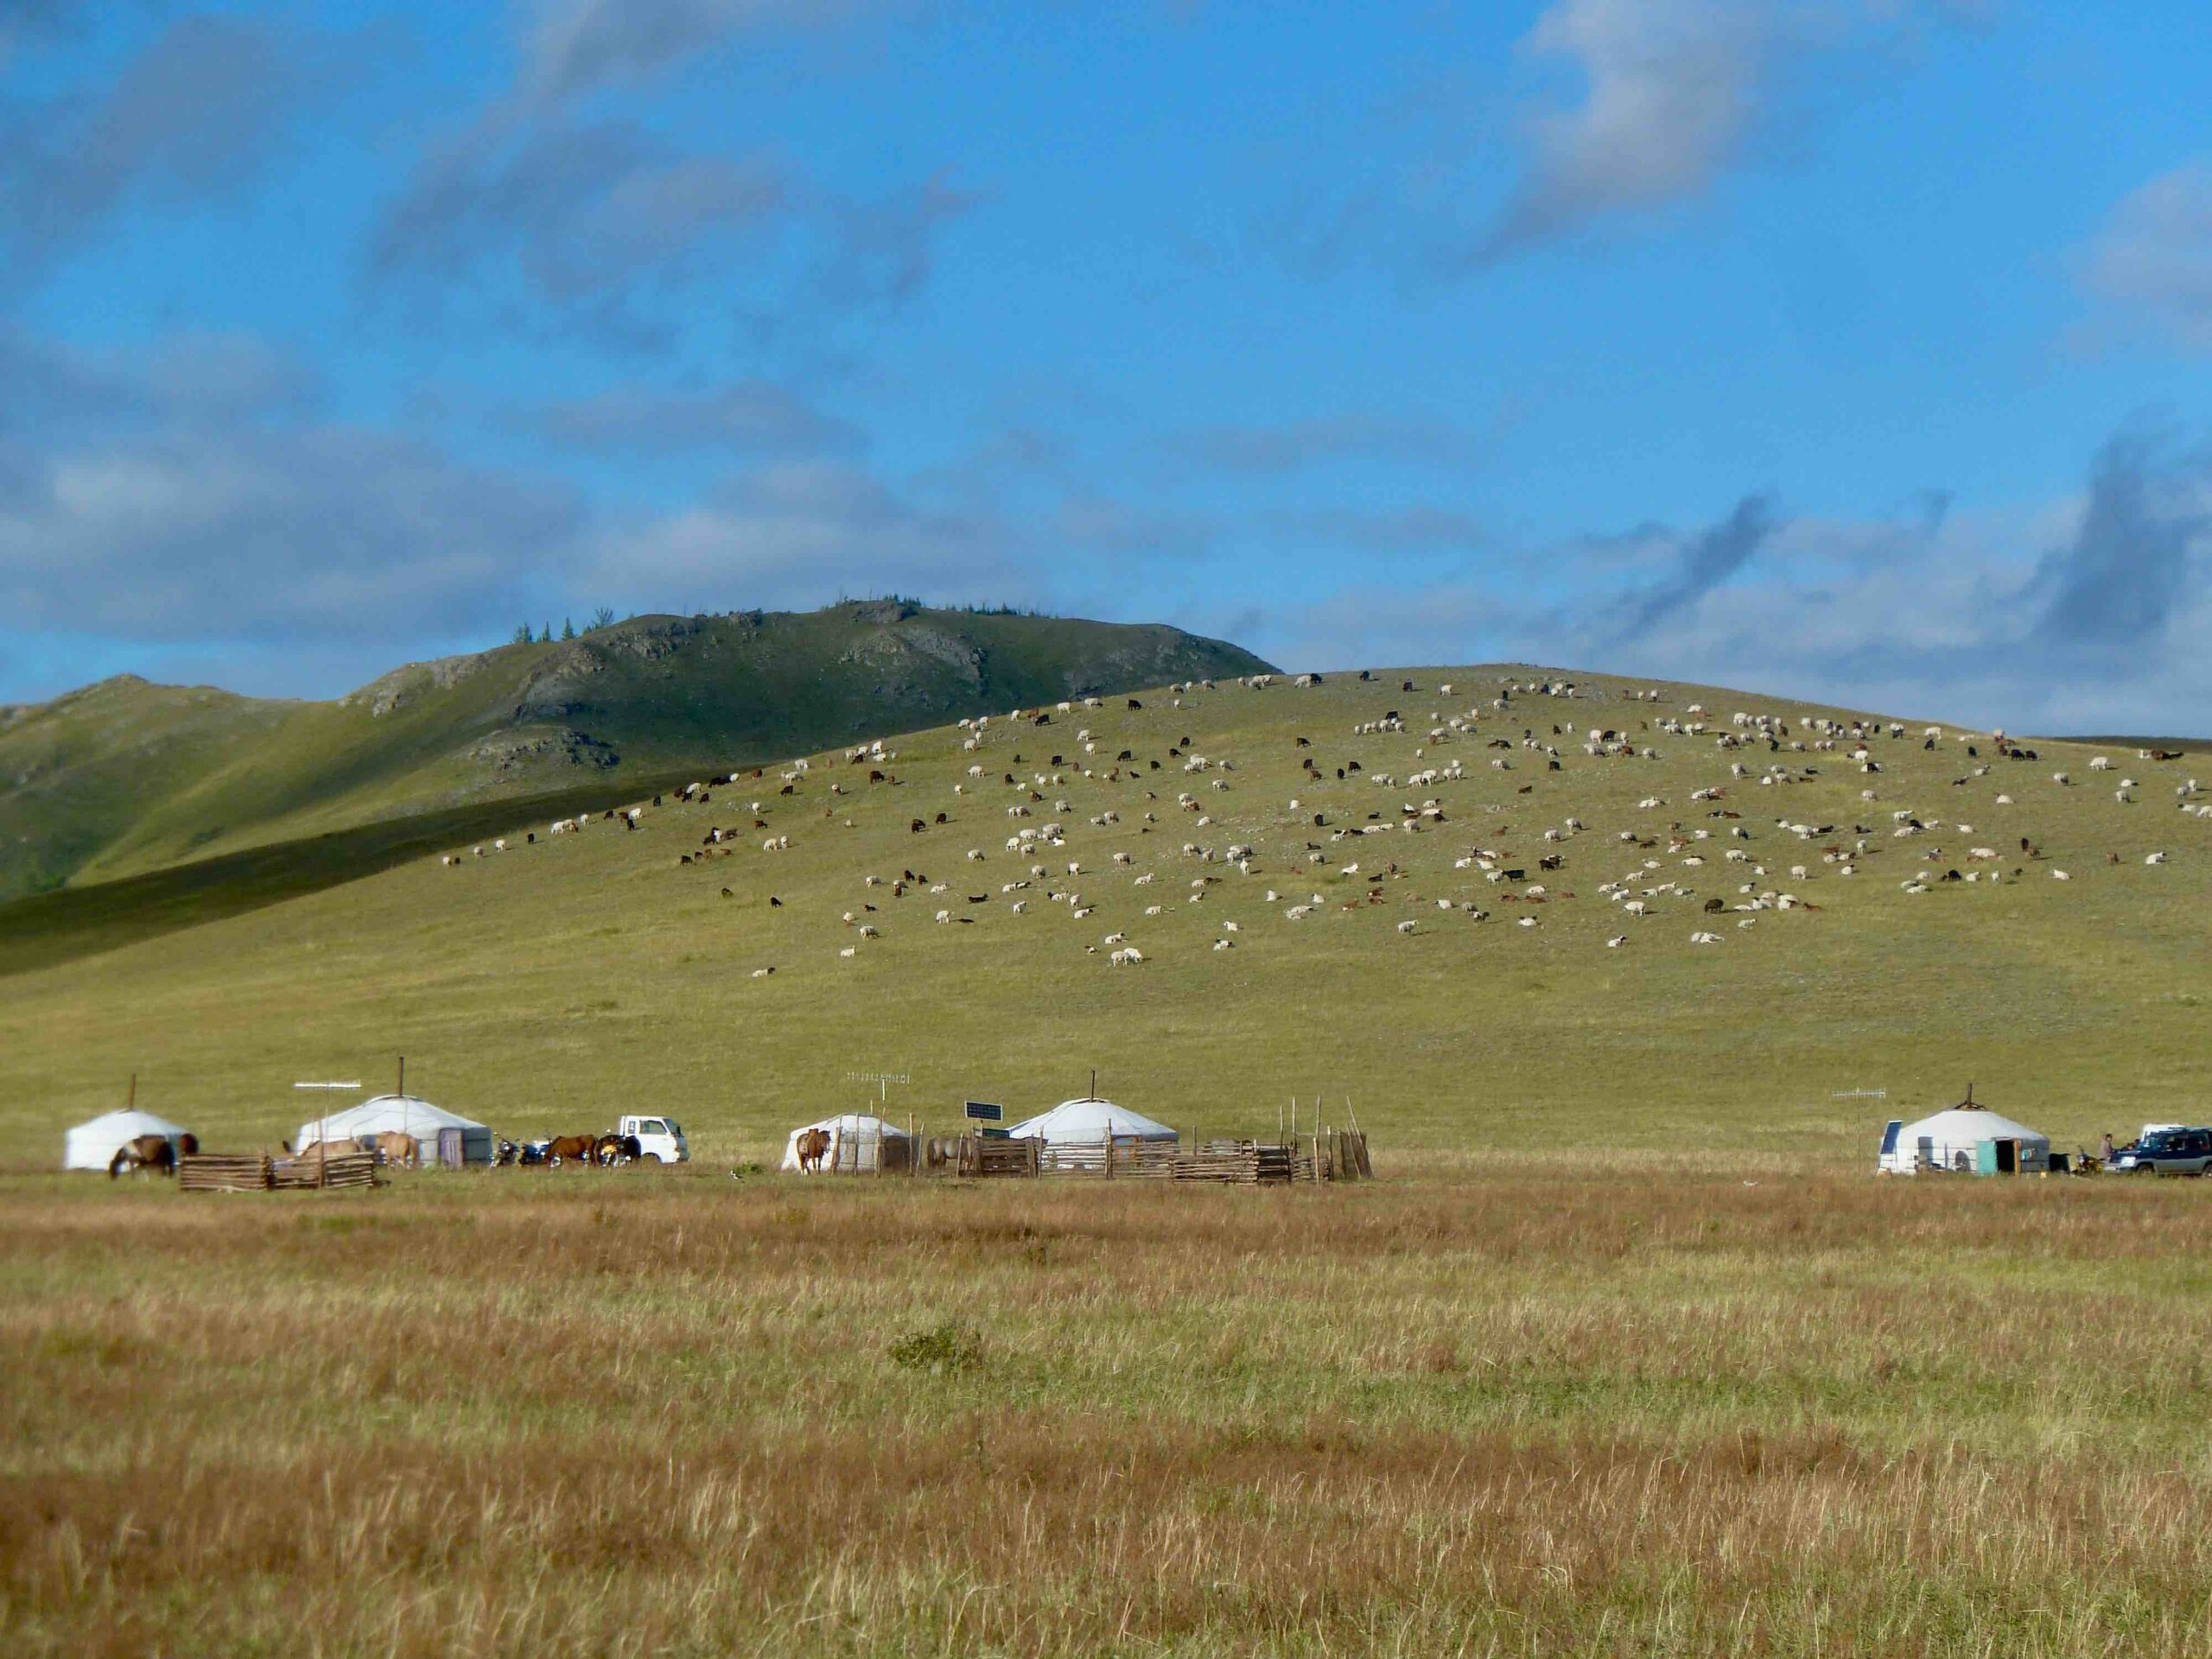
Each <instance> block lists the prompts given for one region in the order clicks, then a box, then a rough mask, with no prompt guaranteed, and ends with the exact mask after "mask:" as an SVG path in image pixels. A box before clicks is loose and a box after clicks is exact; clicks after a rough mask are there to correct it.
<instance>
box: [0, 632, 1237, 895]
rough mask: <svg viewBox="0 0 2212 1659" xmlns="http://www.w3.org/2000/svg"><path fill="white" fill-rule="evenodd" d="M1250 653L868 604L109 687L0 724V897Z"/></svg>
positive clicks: (746, 757)
mask: <svg viewBox="0 0 2212 1659" xmlns="http://www.w3.org/2000/svg"><path fill="white" fill-rule="evenodd" d="M1264 666H1265V664H1262V662H1261V661H1260V660H1259V659H1258V658H1255V657H1252V656H1251V655H1250V654H1249V653H1248V652H1242V651H1239V650H1237V649H1236V647H1234V646H1231V645H1224V644H1221V643H1220V642H1218V641H1214V640H1206V639H1196V638H1194V637H1192V636H1191V635H1188V634H1185V633H1182V632H1179V631H1177V630H1175V629H1173V628H1166V627H1159V626H1122V625H1116V624H1108V623H1097V622H1086V621H1079V620H1070V619H1063V618H1047V617H1023V616H992V615H975V614H969V613H964V612H938V611H929V610H923V609H918V608H917V607H912V606H910V605H906V604H904V603H902V602H899V601H863V602H859V603H854V604H847V605H840V606H836V607H830V608H829V609H827V610H823V611H817V612H811V613H804V614H785V613H760V612H747V613H734V614H731V615H727V616H699V617H639V618H635V619H633V620H630V621H627V622H623V623H618V624H615V625H613V626H610V627H607V628H602V629H598V630H594V632H589V633H586V634H584V635H583V636H582V637H581V638H579V639H574V640H568V641H563V642H561V643H559V644H547V645H509V646H505V647H503V648H501V649H499V650H497V651H489V652H481V653H479V654H477V655H474V656H469V657H460V658H448V659H445V660H443V661H441V662H437V663H428V664H413V665H410V666H409V667H407V668H403V669H400V670H397V671H394V672H393V673H391V674H389V675H386V676H385V677H384V678H382V679H380V680H378V681H377V682H375V683H373V684H372V685H369V686H365V687H364V688H362V689H361V690H359V691H357V692H355V693H353V695H352V696H347V697H344V698H341V699H340V700H338V701H336V702H257V701H256V700H253V699H251V698H245V697H236V696H230V695H229V694H227V693H224V692H219V691H213V690H207V689H206V688H192V689H184V688H177V687H170V686H155V685H149V684H147V683H145V682H143V681H141V680H136V679H131V678H128V677H126V678H124V679H118V680H111V681H106V682H103V683H101V684H99V685H97V686H93V687H90V688H88V689H86V690H84V691H81V692H78V693H74V694H72V695H71V696H67V697H64V698H60V699H58V700H57V701H55V702H52V703H48V704H44V705H41V706H39V707H35V708H29V709H13V710H10V711H8V714H7V716H6V718H5V721H4V723H0V898H5V897H9V896H12V895H15V894H18V893H35V892H40V891H43V890H46V889H48V888H52V887H57V886H60V885H61V884H62V883H64V882H75V883H79V884H82V883H87V882H93V881H101V880H112V879H114V878H117V877H118V876H125V875H130V874H141V873H143V872H145V871H149V870H154V869H159V868H165V867H168V866H172V865H175V864H178V863H181V862H183V861H188V860H194V859H201V858H207V857H213V856H217V855H222V854H226V853H236V852H238V851H240V850H242V849H250V848H259V847H267V846H270V845H271V844H272V843H276V842H285V841H292V840H297V839H300V838H302V837H306V836H321V835H326V834H328V833H330V832H333V831H337V830H344V829H354V828H357V827H359V826H363V825H368V824H375V823H385V822H387V821H389V820H391V819H394V818H398V817H407V816H411V815H416V814H423V813H432V812H442V811H446V812H449V811H454V810H463V809H467V808H471V807H475V806H480V805H481V804H485V803H486V802H490V801H498V800H503V799H516V798H527V797H534V796H539V795H549V794H564V795H576V796H579V798H582V797H590V796H594V795H595V796H597V797H601V798H608V799H612V798H616V797H618V796H620V794H621V793H623V792H624V791H626V790H629V789H631V788H633V787H635V786H636V785H638V784H639V783H640V782H644V781H647V780H652V779H657V778H658V777H659V776H660V775H662V774H664V773H666V772H674V771H681V770H684V769H687V768H702V769H705V768H712V767H715V766H721V767H723V768H725V769H726V768H728V767H731V766H737V765H739V764H741V763H743V764H751V763H753V762H757V761H758V760H762V759H764V758H767V757H769V756H772V755H775V754H780V753H791V752H792V751H795V750H804V749H807V748H811V747H818V746H820V745H823V744H828V743H836V742H842V741H848V740H849V739H850V738H852V737H854V736H856V735H859V734H864V733H865V734H874V733H878V732H883V731H897V730H902V729H906V728H913V727H918V726H925V725H928V724H931V723H933V722H935V721H944V720H950V719H952V718H955V717H956V716H959V715H969V714H976V713H980V712H982V711H983V710H985V709H1006V708H1007V707H1010V706H1012V705H1013V704H1014V703H1017V702H1033V701H1037V700H1039V699H1041V698H1048V697H1049V698H1058V697H1063V696H1070V695H1071V694H1076V693H1081V692H1085V691H1114V690H1122V689H1123V688H1126V687H1128V686H1131V685H1141V684H1149V683H1157V682H1159V681H1161V680H1164V679H1169V678H1174V677H1183V676H1190V675H1213V674H1238V673H1244V672H1249V671H1252V670H1255V669H1258V668H1262V667H1264Z"/></svg>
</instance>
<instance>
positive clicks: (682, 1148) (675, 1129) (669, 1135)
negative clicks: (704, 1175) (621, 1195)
mask: <svg viewBox="0 0 2212 1659" xmlns="http://www.w3.org/2000/svg"><path fill="white" fill-rule="evenodd" d="M614 1133H615V1134H617V1135H635V1136H637V1137H638V1155H639V1157H640V1158H652V1159H656V1160H658V1161H659V1162H661V1163H664V1164H688V1163H690V1161H691V1143H690V1141H686V1140H685V1139H684V1138H683V1125H682V1124H681V1123H678V1122H677V1121H676V1120H675V1119H674V1118H672V1117H626V1118H624V1119H623V1120H622V1122H620V1124H619V1125H617V1126H616V1128H615V1130H614Z"/></svg>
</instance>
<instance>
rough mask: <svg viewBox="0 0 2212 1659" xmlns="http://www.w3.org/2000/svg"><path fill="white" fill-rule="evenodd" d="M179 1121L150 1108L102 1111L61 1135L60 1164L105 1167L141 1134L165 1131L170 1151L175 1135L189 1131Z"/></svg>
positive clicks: (63, 1165)
mask: <svg viewBox="0 0 2212 1659" xmlns="http://www.w3.org/2000/svg"><path fill="white" fill-rule="evenodd" d="M189 1133H190V1131H189V1130H188V1129H186V1128H185V1127H184V1126H183V1125H182V1124H181V1123H172V1122H169V1121H168V1119H167V1118H166V1117H156V1116H154V1114H153V1113H151V1112H141V1111H130V1110H126V1111H119V1112H103V1113H102V1114H101V1115H100V1116H98V1117H96V1118H94V1119H92V1122H89V1123H79V1124H78V1125H77V1127H76V1128H73V1129H71V1130H69V1131H68V1132H67V1134H65V1135H63V1136H62V1137H61V1167H62V1168H64V1169H99V1170H105V1168H106V1167H107V1166H108V1165H109V1164H111V1162H113V1161H114V1160H115V1154H117V1153H118V1152H120V1151H122V1150H123V1148H124V1147H126V1146H128V1145H129V1144H130V1142H131V1141H136V1140H137V1138H138V1137H139V1136H140V1135H166V1136H167V1137H168V1143H169V1147H170V1149H171V1150H172V1151H174V1150H175V1149H176V1144H177V1137H178V1136H179V1135H186V1134H189Z"/></svg>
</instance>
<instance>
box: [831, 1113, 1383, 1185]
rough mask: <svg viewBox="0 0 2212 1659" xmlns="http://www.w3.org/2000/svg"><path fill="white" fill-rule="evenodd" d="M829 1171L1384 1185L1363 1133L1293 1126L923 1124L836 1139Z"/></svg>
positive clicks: (987, 1177) (997, 1177) (922, 1175)
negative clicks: (1064, 1129) (1094, 1134)
mask: <svg viewBox="0 0 2212 1659" xmlns="http://www.w3.org/2000/svg"><path fill="white" fill-rule="evenodd" d="M822 1172H823V1173H825V1174H847V1175H854V1174H867V1175H879V1176H893V1177H898V1176H903V1177H909V1178H925V1177H949V1178H952V1179H963V1180H1039V1179H1046V1178H1048V1177H1051V1178H1060V1179H1075V1180H1097V1181H1123V1180H1154V1181H1211V1182H1215V1183H1218V1184H1222V1185H1235V1186H1287V1185H1294V1184H1296V1183H1300V1182H1304V1183H1308V1184H1318V1183H1320V1182H1324V1181H1363V1180H1372V1179H1374V1178H1375V1166H1374V1164H1373V1163H1372V1161H1371V1160H1370V1158H1369V1155H1368V1145H1367V1135H1366V1132H1365V1131H1364V1130H1362V1129H1359V1128H1313V1129H1310V1130H1306V1131H1305V1132H1303V1133H1301V1132H1300V1131H1299V1130H1298V1129H1296V1128H1287V1129H1286V1130H1284V1131H1281V1132H1280V1134H1279V1138H1277V1139H1275V1140H1273V1141H1268V1140H1261V1139H1249V1140H1248V1139H1240V1138H1234V1137H1229V1138H1216V1139H1212V1140H1206V1141H1188V1142H1185V1141H1183V1140H1182V1139H1180V1138H1177V1139H1175V1140H1172V1141H1161V1140H1156V1139H1147V1138H1142V1137H1139V1136H1134V1135H1113V1136H1109V1137H1105V1138H1103V1139H1101V1140H1099V1141H1093V1142H1090V1143H1087V1144H1086V1143H1076V1144H1070V1143H1066V1142H1061V1143H1058V1144H1053V1143H1051V1142H1048V1141H1045V1140H1044V1139H1043V1138H1041V1137H1039V1136H1006V1135H982V1134H976V1133H969V1134H963V1135H929V1134H927V1133H926V1132H925V1130H924V1129H923V1128H921V1127H920V1126H919V1125H918V1124H910V1125H909V1126H908V1128H907V1130H906V1133H904V1134H901V1133H899V1131H897V1130H895V1129H893V1130H892V1131H890V1132H889V1133H887V1134H877V1135H866V1134H855V1135H833V1138H832V1141H831V1145H830V1148H829V1153H828V1154H826V1155H825V1156H824V1158H823V1163H822Z"/></svg>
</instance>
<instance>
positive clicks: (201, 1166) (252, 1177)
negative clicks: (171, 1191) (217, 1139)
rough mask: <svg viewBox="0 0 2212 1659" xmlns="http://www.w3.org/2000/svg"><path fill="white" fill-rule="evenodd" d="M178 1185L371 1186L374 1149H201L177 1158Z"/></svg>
mask: <svg viewBox="0 0 2212 1659" xmlns="http://www.w3.org/2000/svg"><path fill="white" fill-rule="evenodd" d="M176 1184H177V1187H178V1190H179V1191H181V1192H290V1191H295V1190H297V1189H300V1188H327V1187H349V1186H375V1185H379V1183H378V1180H377V1160H376V1154H373V1153H367V1152H353V1153H343V1154H338V1155H336V1156H334V1157H330V1158H290V1159H276V1158H271V1157H270V1155H269V1154H267V1153H265V1152H264V1153H237V1154H232V1153H200V1154H194V1156H191V1157H188V1158H180V1159H178V1160H177V1164H176Z"/></svg>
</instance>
